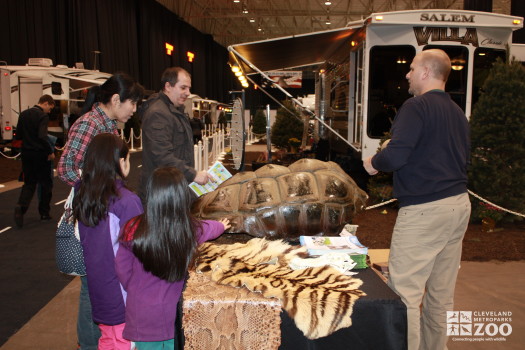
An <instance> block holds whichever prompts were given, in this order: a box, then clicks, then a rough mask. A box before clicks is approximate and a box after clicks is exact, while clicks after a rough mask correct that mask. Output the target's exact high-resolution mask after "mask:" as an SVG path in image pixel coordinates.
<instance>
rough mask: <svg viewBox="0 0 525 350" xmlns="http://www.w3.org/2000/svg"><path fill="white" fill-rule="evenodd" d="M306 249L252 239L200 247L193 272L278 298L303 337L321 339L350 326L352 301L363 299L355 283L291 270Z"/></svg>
mask: <svg viewBox="0 0 525 350" xmlns="http://www.w3.org/2000/svg"><path fill="white" fill-rule="evenodd" d="M307 255H308V254H307V252H306V248H302V247H301V248H298V247H293V246H290V245H288V244H286V243H284V242H283V241H280V240H277V241H268V240H265V239H261V238H254V239H251V240H250V241H248V242H247V243H235V244H231V245H218V244H213V243H205V244H203V245H201V247H200V249H199V258H198V260H197V262H196V270H197V272H201V273H204V274H206V275H208V276H209V277H210V278H211V279H212V280H213V281H215V282H217V283H220V284H225V285H230V286H233V287H243V286H244V287H247V288H248V289H249V290H251V291H254V292H260V293H262V295H263V296H265V297H267V298H278V299H280V300H281V303H282V307H283V308H284V309H285V310H286V311H287V312H288V314H289V315H290V317H291V318H293V320H294V321H295V324H296V325H297V328H299V329H300V330H301V331H302V332H303V333H304V335H305V336H306V337H307V338H309V339H316V338H320V337H324V336H327V335H329V334H331V333H333V332H335V331H336V330H338V329H340V328H343V327H349V326H350V325H351V324H352V319H351V317H350V316H351V315H352V309H353V305H354V303H355V301H356V300H357V299H358V298H359V297H360V296H362V295H365V294H364V293H363V292H362V291H361V290H359V289H358V288H359V287H360V286H361V284H362V283H363V282H362V281H361V280H360V279H357V278H352V277H350V276H346V275H343V274H341V273H340V272H339V271H337V270H335V269H334V268H332V267H328V266H323V267H315V268H307V269H303V270H295V271H294V270H292V269H291V268H290V267H289V266H288V264H289V262H290V260H291V259H293V258H294V257H300V258H305V257H307Z"/></svg>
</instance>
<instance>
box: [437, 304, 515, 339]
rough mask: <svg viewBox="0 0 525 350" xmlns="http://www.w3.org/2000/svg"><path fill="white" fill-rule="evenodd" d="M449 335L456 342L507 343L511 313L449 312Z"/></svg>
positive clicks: (510, 328) (510, 329) (510, 330)
mask: <svg viewBox="0 0 525 350" xmlns="http://www.w3.org/2000/svg"><path fill="white" fill-rule="evenodd" d="M446 317H447V335H448V336H451V337H452V340H454V341H506V338H505V337H507V336H509V335H510V334H511V333H512V325H511V322H512V312H511V311H447V316H446Z"/></svg>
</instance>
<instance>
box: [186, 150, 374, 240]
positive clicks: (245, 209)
mask: <svg viewBox="0 0 525 350" xmlns="http://www.w3.org/2000/svg"><path fill="white" fill-rule="evenodd" d="M367 198H368V196H367V195H366V193H365V192H364V191H362V190H361V189H360V188H359V187H358V186H357V185H356V183H355V182H354V180H353V179H352V178H351V177H350V176H349V175H348V174H346V173H345V172H344V171H343V170H342V169H341V168H340V167H339V165H337V164H336V163H334V162H323V161H320V160H316V159H309V158H305V159H300V160H298V161H296V162H295V163H293V164H291V165H290V166H288V167H285V166H282V165H275V164H268V165H265V166H263V167H261V168H259V169H257V170H256V171H254V172H253V171H250V172H240V173H237V174H236V175H234V176H233V177H232V178H230V179H228V180H227V181H225V182H224V183H222V184H221V185H220V186H219V187H218V188H217V189H216V190H215V191H213V192H210V193H208V194H206V195H204V196H202V197H201V198H199V200H198V201H197V202H196V203H195V206H194V210H193V211H194V214H195V215H196V216H197V217H199V218H202V219H221V218H224V217H226V218H229V219H230V221H231V223H232V227H231V229H230V230H229V231H230V232H234V233H241V232H242V233H247V234H249V235H251V236H255V237H266V238H270V239H273V238H275V239H277V238H284V239H289V240H296V239H297V238H298V237H299V236H301V235H309V236H314V235H319V236H323V235H334V234H338V233H339V232H340V230H341V229H342V227H343V226H344V225H345V224H346V223H349V222H351V220H352V218H353V217H354V215H355V214H356V213H357V212H358V211H361V210H362V209H363V208H364V206H365V202H366V200H367Z"/></svg>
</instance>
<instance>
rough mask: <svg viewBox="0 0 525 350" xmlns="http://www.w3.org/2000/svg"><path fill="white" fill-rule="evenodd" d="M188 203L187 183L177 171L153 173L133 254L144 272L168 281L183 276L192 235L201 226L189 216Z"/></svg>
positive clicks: (193, 243)
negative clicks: (140, 263)
mask: <svg viewBox="0 0 525 350" xmlns="http://www.w3.org/2000/svg"><path fill="white" fill-rule="evenodd" d="M191 203H192V197H191V194H190V191H189V187H188V182H187V181H186V179H185V178H184V175H183V174H182V173H181V172H180V171H179V170H178V169H177V168H174V167H166V168H159V169H156V170H155V171H154V172H153V175H152V176H151V177H150V179H149V181H148V184H147V201H146V210H145V212H144V214H143V215H142V217H141V218H142V220H141V221H140V223H139V224H138V227H137V230H136V232H135V234H134V239H133V253H134V254H135V256H136V257H137V258H138V259H139V261H140V262H142V264H143V266H144V269H145V270H146V271H149V272H151V273H152V274H154V275H155V276H157V277H159V278H161V279H163V280H166V281H168V282H174V281H178V280H181V279H183V278H184V277H185V275H186V272H187V270H188V267H189V266H190V265H191V263H192V261H193V257H194V255H195V251H196V248H197V245H198V242H197V237H196V235H195V234H196V230H197V228H198V226H199V225H200V223H199V222H198V221H197V220H196V219H194V218H193V216H192V215H191V212H190V207H191Z"/></svg>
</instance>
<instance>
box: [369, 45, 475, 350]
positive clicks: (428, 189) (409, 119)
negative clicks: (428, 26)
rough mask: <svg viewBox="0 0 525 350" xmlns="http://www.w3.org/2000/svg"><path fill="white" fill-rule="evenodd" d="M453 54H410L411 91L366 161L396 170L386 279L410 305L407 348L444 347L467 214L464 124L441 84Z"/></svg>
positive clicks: (467, 142) (373, 168)
mask: <svg viewBox="0 0 525 350" xmlns="http://www.w3.org/2000/svg"><path fill="white" fill-rule="evenodd" d="M449 73H450V59H449V57H448V56H447V54H446V53H445V52H443V51H442V50H438V49H433V50H427V51H422V52H420V53H419V54H417V55H416V57H414V60H413V61H412V63H411V65H410V71H409V72H408V73H407V75H406V78H407V79H408V82H409V90H408V91H409V93H410V94H412V95H413V96H414V97H412V98H410V99H408V100H407V101H406V102H405V103H404V104H403V106H401V108H400V109H399V112H398V114H397V115H396V117H395V119H394V123H393V125H392V130H391V134H392V138H391V140H390V142H389V143H388V144H387V145H386V147H384V148H383V149H382V150H381V151H380V152H379V153H377V154H376V155H375V156H373V157H370V158H367V159H365V160H364V161H363V165H364V167H365V169H366V170H367V172H368V173H369V174H370V175H375V174H376V173H377V172H378V171H385V172H394V197H395V198H397V200H398V202H399V207H400V208H399V212H398V216H397V220H396V224H395V226H394V232H393V235H392V243H391V246H390V259H389V265H388V267H389V280H388V284H389V286H390V287H391V288H392V289H393V290H394V291H395V292H396V293H397V294H398V295H399V296H400V297H401V299H402V300H403V302H404V303H405V304H406V306H407V318H408V349H410V350H419V349H429V350H441V349H446V348H447V346H446V343H447V329H446V327H447V320H446V311H452V310H453V302H454V287H455V284H456V278H457V273H458V268H459V264H460V259H461V246H462V241H463V237H464V235H465V231H466V229H467V225H468V221H469V216H470V201H469V198H468V194H467V163H468V159H469V152H470V137H469V125H468V121H467V118H466V117H465V114H464V113H463V111H462V110H461V109H460V108H459V106H458V105H456V103H454V101H452V99H451V98H450V96H449V95H448V94H447V93H446V92H445V91H444V90H445V84H446V81H447V79H448V75H449Z"/></svg>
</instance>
